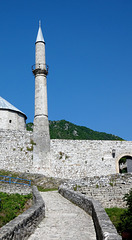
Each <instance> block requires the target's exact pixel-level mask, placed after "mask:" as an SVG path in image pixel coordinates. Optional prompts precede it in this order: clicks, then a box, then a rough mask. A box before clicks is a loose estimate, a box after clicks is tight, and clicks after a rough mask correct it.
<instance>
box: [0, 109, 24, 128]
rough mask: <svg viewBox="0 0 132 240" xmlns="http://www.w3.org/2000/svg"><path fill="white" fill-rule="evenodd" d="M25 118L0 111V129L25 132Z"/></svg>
mask: <svg viewBox="0 0 132 240" xmlns="http://www.w3.org/2000/svg"><path fill="white" fill-rule="evenodd" d="M25 128H26V122H25V117H24V116H23V115H22V114H21V113H17V112H15V111H10V110H3V109H0V129H5V130H6V129H10V130H25Z"/></svg>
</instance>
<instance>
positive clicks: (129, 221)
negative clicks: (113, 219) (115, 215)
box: [117, 189, 132, 239]
mask: <svg viewBox="0 0 132 240" xmlns="http://www.w3.org/2000/svg"><path fill="white" fill-rule="evenodd" d="M123 200H124V201H126V205H127V209H126V210H125V211H124V213H123V214H122V215H121V217H120V220H121V222H120V223H119V224H118V226H117V230H118V231H119V232H120V233H122V232H129V233H130V234H131V237H132V189H131V190H130V191H129V193H128V194H125V196H124V198H123ZM131 239H132V238H131Z"/></svg>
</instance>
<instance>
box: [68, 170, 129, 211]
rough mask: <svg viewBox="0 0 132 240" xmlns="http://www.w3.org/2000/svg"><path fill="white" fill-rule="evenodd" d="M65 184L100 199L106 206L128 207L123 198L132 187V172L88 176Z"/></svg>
mask: <svg viewBox="0 0 132 240" xmlns="http://www.w3.org/2000/svg"><path fill="white" fill-rule="evenodd" d="M64 185H65V186H67V187H68V188H70V189H72V190H75V191H78V192H81V193H83V194H86V195H87V196H88V197H92V198H94V199H96V200H99V201H100V203H101V204H102V206H103V207H104V208H110V207H121V208H122V207H126V203H125V202H124V201H123V199H122V198H123V197H124V195H125V194H126V193H128V192H129V190H130V189H131V188H132V173H126V174H112V175H108V176H101V177H91V178H88V177H87V178H83V179H78V180H75V181H72V180H71V181H68V182H66V183H65V184H64Z"/></svg>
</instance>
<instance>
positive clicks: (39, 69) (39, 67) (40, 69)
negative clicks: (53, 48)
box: [32, 63, 49, 76]
mask: <svg viewBox="0 0 132 240" xmlns="http://www.w3.org/2000/svg"><path fill="white" fill-rule="evenodd" d="M48 69H49V67H48V65H47V64H43V63H36V64H34V65H33V66H32V72H33V74H34V75H36V74H44V75H46V76H47V75H48Z"/></svg>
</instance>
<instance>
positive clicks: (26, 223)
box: [0, 186, 45, 240]
mask: <svg viewBox="0 0 132 240" xmlns="http://www.w3.org/2000/svg"><path fill="white" fill-rule="evenodd" d="M33 201H34V205H33V206H32V207H30V208H29V209H28V210H26V211H25V212H23V213H22V214H21V215H19V216H18V217H16V218H15V219H13V220H12V221H10V222H9V223H7V224H6V225H5V226H3V227H2V228H1V229H0V240H7V239H8V240H10V239H11V240H23V239H28V237H29V236H30V235H31V234H32V233H33V232H34V230H35V228H36V226H37V225H38V224H39V223H40V221H41V220H42V219H43V218H44V217H45V204H44V201H43V199H42V197H41V195H40V194H39V192H38V190H37V187H35V186H33Z"/></svg>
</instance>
